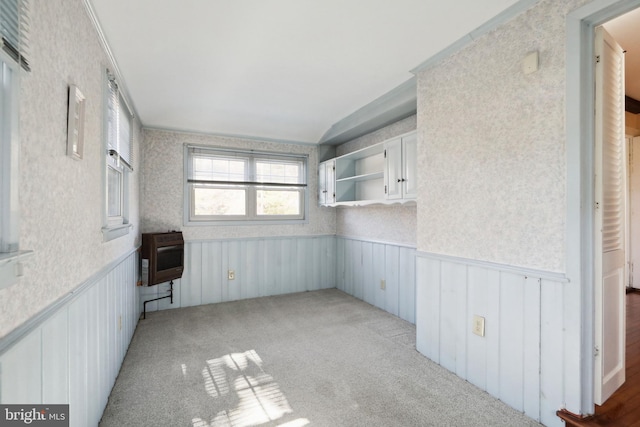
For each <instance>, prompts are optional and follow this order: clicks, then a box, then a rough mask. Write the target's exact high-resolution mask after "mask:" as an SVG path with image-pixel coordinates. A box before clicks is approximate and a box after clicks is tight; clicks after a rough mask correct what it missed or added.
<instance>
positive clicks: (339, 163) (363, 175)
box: [318, 132, 417, 206]
mask: <svg viewBox="0 0 640 427" xmlns="http://www.w3.org/2000/svg"><path fill="white" fill-rule="evenodd" d="M416 149H417V144H416V133H415V132H411V133H408V134H405V135H401V136H399V137H396V138H394V139H392V140H389V141H384V142H381V143H379V144H375V145H371V146H369V147H366V148H363V149H361V150H358V151H354V152H352V153H348V154H345V155H343V156H340V157H336V158H335V159H332V160H328V161H325V162H322V163H320V164H319V167H318V170H319V172H318V179H319V182H318V191H319V195H318V200H319V203H320V205H322V206H361V205H369V204H390V203H406V202H412V201H414V200H415V197H416V190H417V182H416V154H417V153H416ZM390 183H393V184H394V188H393V189H391V188H390ZM332 189H333V190H334V192H333V194H332V193H331V190H332ZM390 189H391V190H392V191H393V195H390V193H389V190H390Z"/></svg>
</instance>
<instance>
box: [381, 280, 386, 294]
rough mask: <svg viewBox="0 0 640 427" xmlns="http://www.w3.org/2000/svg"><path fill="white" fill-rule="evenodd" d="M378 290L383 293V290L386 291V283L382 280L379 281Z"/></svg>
mask: <svg viewBox="0 0 640 427" xmlns="http://www.w3.org/2000/svg"><path fill="white" fill-rule="evenodd" d="M380 289H382V290H383V291H384V290H385V289H387V281H386V280H384V279H381V280H380Z"/></svg>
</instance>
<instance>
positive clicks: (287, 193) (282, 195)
mask: <svg viewBox="0 0 640 427" xmlns="http://www.w3.org/2000/svg"><path fill="white" fill-rule="evenodd" d="M256 198H257V214H258V215H300V213H301V212H300V191H298V190H257V191H256Z"/></svg>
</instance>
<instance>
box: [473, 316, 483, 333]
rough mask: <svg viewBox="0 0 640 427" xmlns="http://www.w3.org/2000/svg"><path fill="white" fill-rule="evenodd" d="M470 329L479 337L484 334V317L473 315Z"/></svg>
mask: <svg viewBox="0 0 640 427" xmlns="http://www.w3.org/2000/svg"><path fill="white" fill-rule="evenodd" d="M472 331H473V333H474V334H476V335H478V336H480V337H483V336H484V317H482V316H478V315H475V316H473V328H472Z"/></svg>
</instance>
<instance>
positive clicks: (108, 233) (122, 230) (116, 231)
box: [102, 224, 133, 242]
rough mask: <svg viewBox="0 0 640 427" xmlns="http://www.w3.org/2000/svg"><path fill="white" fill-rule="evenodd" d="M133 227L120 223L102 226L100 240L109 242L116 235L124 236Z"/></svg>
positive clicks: (115, 237)
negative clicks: (112, 225)
mask: <svg viewBox="0 0 640 427" xmlns="http://www.w3.org/2000/svg"><path fill="white" fill-rule="evenodd" d="M132 228H133V225H132V224H122V225H117V226H114V227H102V241H103V242H109V241H111V240H114V239H117V238H118V237H122V236H126V235H127V234H129V230H131V229H132Z"/></svg>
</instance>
